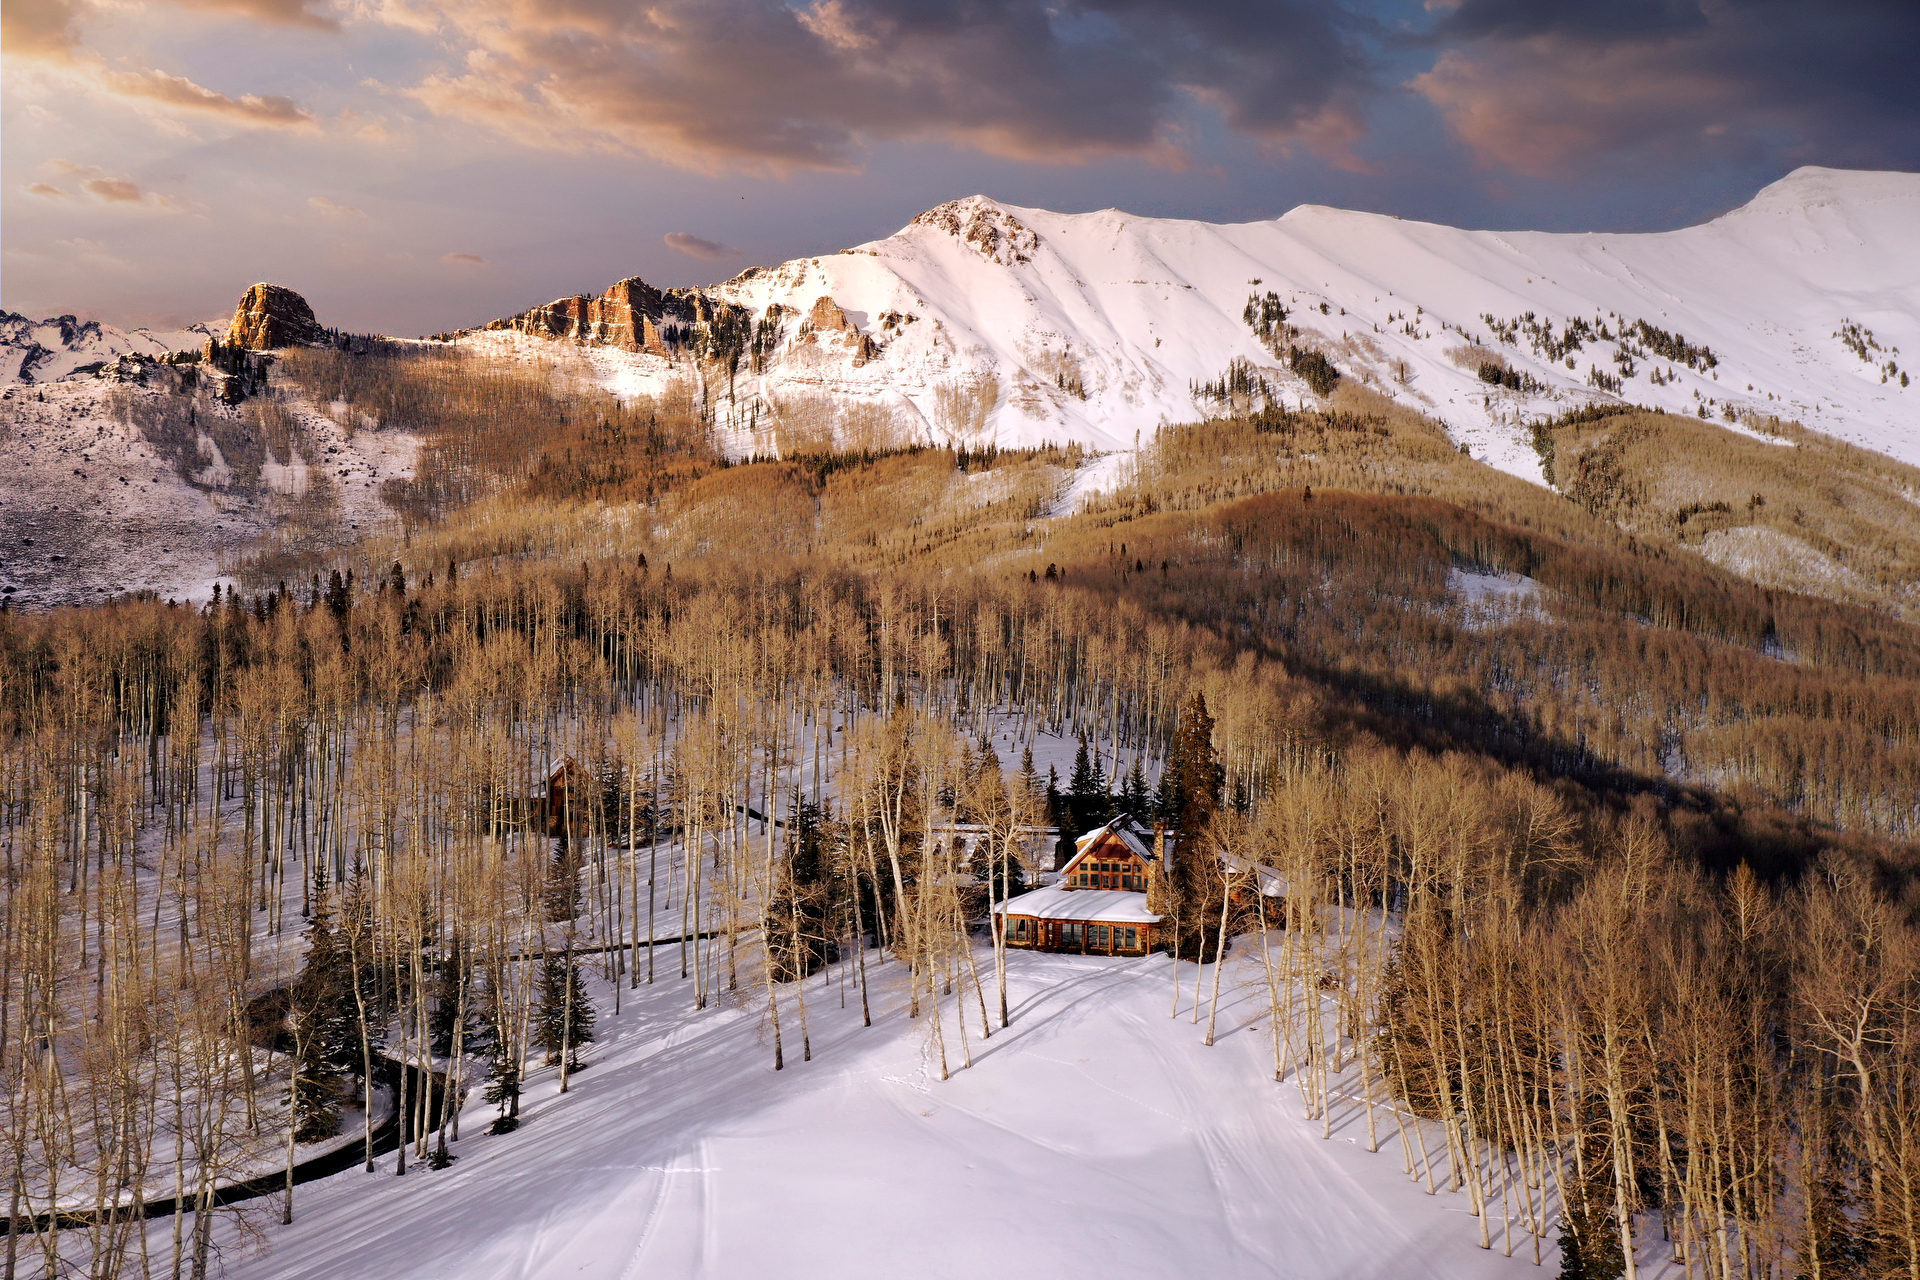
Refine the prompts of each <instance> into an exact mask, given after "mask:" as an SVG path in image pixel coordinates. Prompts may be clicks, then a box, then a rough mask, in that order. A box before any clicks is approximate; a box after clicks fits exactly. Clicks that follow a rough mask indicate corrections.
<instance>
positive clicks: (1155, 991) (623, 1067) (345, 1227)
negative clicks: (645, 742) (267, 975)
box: [227, 939, 1552, 1280]
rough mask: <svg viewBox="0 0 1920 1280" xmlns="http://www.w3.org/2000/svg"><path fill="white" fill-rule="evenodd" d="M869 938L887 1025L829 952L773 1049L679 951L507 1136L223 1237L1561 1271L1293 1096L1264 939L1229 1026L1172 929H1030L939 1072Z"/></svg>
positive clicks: (522, 1248)
mask: <svg viewBox="0 0 1920 1280" xmlns="http://www.w3.org/2000/svg"><path fill="white" fill-rule="evenodd" d="M663 959H664V957H663ZM875 959H876V958H875V957H874V956H872V955H871V954H870V956H869V962H870V966H871V967H870V981H871V983H872V987H873V992H872V994H873V999H874V1025H873V1026H872V1027H871V1028H862V1027H861V1026H860V1011H859V995H858V991H857V990H848V991H846V992H845V996H846V1003H845V1006H844V1007H843V1005H842V1003H841V1001H842V989H841V980H840V976H839V974H838V971H837V969H836V971H835V973H834V975H833V976H832V977H830V978H829V979H828V980H826V981H823V980H822V979H821V978H820V977H818V976H816V977H815V978H813V979H810V980H809V982H808V984H807V987H808V990H807V992H806V1000H807V1006H808V1025H809V1028H810V1031H811V1035H812V1041H813V1051H814V1056H813V1060H812V1061H811V1062H802V1061H801V1059H800V1054H799V1052H798V1049H799V1025H798V1017H797V1012H798V1010H797V1000H796V998H795V996H794V994H793V993H792V992H791V990H789V992H788V993H786V994H785V995H784V996H783V1005H784V1007H783V1016H782V1027H783V1031H784V1034H785V1037H786V1045H787V1063H788V1066H787V1069H786V1070H785V1071H783V1072H780V1073H775V1072H774V1071H773V1070H772V1069H771V1059H772V1053H771V1047H770V1044H769V1032H768V1029H767V1026H766V1025H765V1020H764V1018H763V1016H762V1012H761V1008H760V1006H761V1004H762V1003H763V995H762V993H761V992H760V991H759V990H758V989H757V988H754V989H751V990H743V991H742V992H741V993H739V996H738V999H737V1000H729V1001H728V1002H726V1003H724V1004H722V1005H720V1006H718V1007H714V1008H710V1009H707V1010H705V1011H702V1012H692V1011H690V1009H689V1006H690V1005H691V1003H692V1001H691V995H690V992H689V990H688V989H687V987H685V986H683V985H682V984H681V983H680V982H679V981H678V979H677V975H668V974H665V973H663V974H662V977H661V980H660V981H659V982H657V983H656V984H655V985H654V986H653V987H651V988H647V987H644V986H643V987H642V988H641V989H640V990H639V991H637V992H627V993H625V1001H624V1009H623V1012H622V1013H621V1014H620V1016H619V1017H617V1018H616V1017H613V1016H611V1015H610V1014H609V1013H608V1012H607V1010H610V1008H611V1001H610V999H608V998H607V996H608V993H607V992H606V991H605V990H604V988H603V987H601V986H600V985H599V984H598V983H597V982H596V987H595V992H594V995H595V998H596V1002H597V1003H598V1004H599V1005H600V1007H601V1009H602V1017H601V1021H600V1032H601V1036H602V1039H601V1041H600V1043H598V1044H596V1045H595V1046H593V1048H592V1050H591V1052H590V1053H589V1054H588V1055H587V1061H588V1062H589V1063H590V1066H589V1067H588V1069H586V1070H585V1071H582V1072H580V1073H579V1074H578V1075H576V1076H575V1077H574V1079H573V1082H572V1087H571V1090H570V1091H569V1093H568V1094H566V1095H565V1096H561V1095H560V1094H558V1092H557V1080H556V1079H555V1078H554V1076H553V1073H552V1072H551V1071H550V1070H548V1071H543V1072H540V1073H537V1074H536V1075H535V1076H534V1078H533V1079H532V1080H530V1081H529V1088H528V1091H527V1094H526V1096H525V1099H524V1101H523V1107H522V1116H523V1121H522V1126H521V1128H520V1130H519V1131H518V1132H517V1133H515V1134H513V1135H510V1136H507V1137H491V1136H486V1135H485V1133H484V1130H485V1125H486V1123H487V1121H488V1120H489V1119H490V1117H491V1114H492V1108H491V1107H489V1106H487V1105H486V1104H485V1103H484V1102H480V1101H477V1100H470V1101H469V1103H468V1105H467V1109H466V1111H465V1113H464V1114H463V1116H462V1120H461V1127H462V1133H463V1137H462V1139H461V1141H460V1142H459V1143H458V1144H456V1151H457V1152H458V1154H459V1156H460V1159H459V1161H458V1162H457V1163H455V1164H454V1165H453V1166H452V1167H451V1168H450V1169H447V1170H444V1171H440V1172H433V1171H429V1170H426V1169H424V1168H420V1167H417V1166H416V1167H415V1168H413V1169H411V1170H410V1171H409V1173H408V1175H407V1177H406V1179H405V1180H404V1181H402V1180H397V1179H394V1178H393V1177H392V1174H391V1169H390V1166H391V1160H390V1159H389V1160H386V1161H383V1165H382V1171H381V1172H380V1173H379V1174H376V1175H372V1176H369V1175H366V1174H364V1173H362V1172H359V1171H354V1172H349V1173H346V1174H342V1175H340V1176H338V1177H335V1178H331V1179H327V1180H325V1181H323V1182H320V1183H315V1184H312V1185H310V1186H308V1187H304V1188H302V1189H301V1195H300V1197H299V1198H298V1199H297V1200H296V1213H297V1218H296V1221H295V1223H294V1225H293V1226H291V1227H286V1228H279V1227H275V1228H273V1229H271V1230H270V1231H269V1233H268V1235H267V1237H266V1240H265V1244H266V1245H267V1247H268V1252H267V1253H265V1254H264V1255H260V1256H251V1257H241V1256H238V1255H237V1254H229V1255H228V1258H227V1265H228V1275H229V1276H230V1277H233V1280H253V1278H255V1277H258V1278H260V1280H266V1278H268V1277H272V1278H274V1280H279V1278H281V1277H290V1276H306V1275H315V1276H317V1275H323V1274H325V1275H353V1276H356V1277H362V1278H363V1280H380V1278H381V1277H403V1276H404V1277H417V1278H419V1280H428V1278H432V1277H447V1278H449V1280H451V1278H453V1277H460V1278H462V1280H495V1278H497V1280H509V1278H514V1280H520V1278H524V1277H536V1276H538V1277H546V1276H581V1277H607V1278H608V1280H628V1278H630V1277H638V1276H675V1277H762V1276H769V1275H783V1276H824V1275H836V1276H847V1277H868V1276H871V1277H883V1276H885V1277H895V1276H901V1275H912V1276H926V1277H955V1278H959V1277H969V1278H971V1277H977V1276H979V1275H982V1274H996V1273H1002V1272H1006V1271H1010V1270H1015V1269H1017V1270H1020V1271H1023V1272H1024V1271H1029V1270H1032V1271H1034V1272H1035V1273H1037V1274H1058V1275H1075V1276H1093V1275H1104V1274H1126V1275H1143V1276H1162V1275H1176V1274H1207V1275H1217V1276H1222V1277H1238V1276H1246V1277H1255V1276H1260V1277H1266V1276H1288V1277H1298V1278H1300V1280H1317V1278H1319V1277H1327V1278H1328V1280H1332V1278H1333V1277H1343V1278H1348V1280H1352V1278H1355V1277H1376V1276H1377V1277H1382V1278H1383V1280H1385V1278H1386V1277H1395V1278H1398V1280H1419V1278H1422V1277H1435V1278H1438V1277H1470V1276H1489V1277H1491V1276H1500V1275H1513V1276H1519V1275H1525V1274H1532V1275H1540V1274H1543V1273H1544V1272H1543V1271H1540V1270H1536V1269H1534V1268H1533V1266H1532V1253H1531V1248H1530V1245H1528V1243H1527V1241H1526V1239H1525V1237H1524V1233H1523V1232H1522V1231H1520V1230H1519V1229H1518V1227H1517V1224H1516V1232H1515V1240H1514V1242H1513V1243H1514V1256H1513V1257H1512V1258H1508V1257H1506V1256H1505V1255H1504V1252H1503V1247H1504V1243H1505V1242H1504V1241H1503V1240H1502V1238H1501V1228H1500V1224H1499V1222H1498V1221H1497V1220H1496V1221H1495V1223H1494V1228H1493V1229H1494V1234H1495V1241H1494V1248H1493V1249H1492V1250H1484V1251H1483V1250H1481V1249H1480V1248H1478V1247H1477V1244H1476V1239H1477V1236H1476V1232H1475V1229H1474V1224H1473V1221H1472V1219H1471V1218H1470V1217H1469V1216H1468V1204H1467V1199H1466V1196H1465V1193H1464V1192H1462V1193H1455V1192H1450V1191H1446V1190H1444V1186H1445V1184H1444V1181H1443V1182H1442V1184H1441V1185H1442V1188H1443V1189H1442V1190H1441V1191H1440V1192H1439V1193H1438V1194H1436V1195H1431V1196H1429V1195H1427V1194H1424V1192H1423V1189H1422V1187H1421V1186H1419V1185H1418V1184H1416V1183H1414V1182H1411V1181H1409V1180H1407V1179H1406V1178H1405V1176H1404V1175H1403V1173H1402V1161H1401V1157H1400V1154H1399V1153H1398V1151H1397V1150H1396V1149H1395V1147H1394V1145H1392V1144H1393V1142H1394V1140H1393V1138H1392V1134H1393V1127H1392V1124H1391V1122H1390V1120H1388V1119H1387V1118H1386V1117H1385V1116H1382V1117H1381V1118H1380V1123H1381V1126H1382V1131H1383V1145H1382V1148H1381V1150H1380V1151H1379V1152H1377V1153H1368V1152H1367V1151H1365V1149H1364V1144H1365V1128H1364V1122H1363V1120H1362V1119H1361V1117H1360V1115H1359V1112H1358V1110H1357V1108H1354V1107H1352V1106H1351V1105H1350V1106H1349V1109H1348V1110H1346V1111H1343V1112H1342V1113H1341V1114H1340V1115H1339V1116H1338V1117H1337V1119H1336V1120H1335V1123H1334V1137H1333V1140H1332V1141H1326V1140H1323V1139H1322V1138H1321V1136H1320V1132H1321V1123H1320V1121H1318V1120H1313V1121H1308V1120H1305V1119H1303V1118H1302V1117H1301V1115H1300V1111H1299V1108H1298V1106H1297V1096H1296V1093H1295V1089H1294V1086H1293V1085H1292V1084H1290V1083H1289V1084H1284V1085H1282V1084H1275V1083H1273V1082H1272V1081H1271V1078H1270V1077H1271V1069H1272V1063H1271V1057H1270V1048H1269V1043H1270V1041H1269V1035H1270V1030H1269V1028H1268V1024H1267V1022H1266V1013H1267V1008H1266V1004H1267V1001H1266V992H1265V989H1264V978H1263V977H1262V976H1261V971H1260V967H1259V957H1258V948H1257V946H1256V945H1254V944H1253V941H1252V940H1251V939H1244V940H1242V943H1241V945H1240V946H1239V947H1238V948H1236V949H1235V950H1234V951H1233V952H1231V953H1230V954H1229V958H1228V973H1227V977H1226V982H1227V984H1228V987H1229V990H1228V991H1227V992H1225V993H1223V997H1222V1004H1223V1009H1222V1017H1221V1031H1220V1033H1219V1035H1218V1038H1217V1043H1216V1044H1215V1045H1214V1046H1213V1047H1212V1048H1208V1047H1206V1046H1205V1045H1204V1044H1203V1043H1202V1042H1201V1028H1199V1027H1196V1026H1194V1025H1193V1024H1192V1022H1191V1020H1190V1015H1191V1004H1190V1001H1187V1002H1186V1003H1183V1005H1182V1007H1181V1009H1180V1012H1179V1016H1178V1017H1177V1018H1169V1016H1168V1009H1169V1007H1170V991H1171V984H1170V979H1169V971H1170V969H1171V966H1170V964H1169V962H1168V961H1167V960H1166V958H1165V957H1164V956H1153V957H1147V958H1144V959H1140V960H1110V959H1104V958H1095V957H1074V956H1052V955H1037V954H1025V953H1017V952H1016V953H1014V954H1013V956H1012V957H1011V963H1010V992H1011V1005H1012V1009H1013V1025H1012V1026H1011V1027H1009V1028H1008V1029H1007V1030H1005V1031H1000V1032H996V1033H995V1034H994V1035H993V1037H992V1038H991V1039H987V1040H982V1039H981V1038H980V1035H979V1032H980V1024H979V1013H978V1009H977V1007H976V1006H973V1005H972V1004H971V1000H972V997H971V996H970V995H969V996H968V1007H967V1009H966V1010H965V1013H966V1016H967V1018H968V1020H969V1024H970V1025H969V1036H970V1038H971V1046H972V1050H973V1057H974V1066H973V1067H972V1068H971V1069H963V1068H962V1067H961V1058H960V1041H959V1034H958V1029H957V1027H956V1023H955V1009H954V1002H953V1000H952V998H951V997H948V998H945V999H943V1001H942V1009H943V1014H944V1017H945V1019H946V1022H945V1031H946V1039H947V1048H948V1053H949V1056H950V1061H951V1065H952V1066H953V1067H954V1074H953V1076H952V1078H951V1079H950V1080H948V1081H945V1082H941V1081H940V1080H939V1079H938V1069H937V1064H936V1063H935V1061H934V1060H933V1059H932V1057H931V1051H930V1047H929V1043H930V1042H929V1028H928V1025H927V1019H926V1018H924V1017H923V1018H922V1019H920V1020H918V1021H914V1020H910V1019H908V1017H907V1016H906V1011H905V992H904V990H903V983H904V972H903V970H901V969H900V968H899V967H898V966H895V965H893V964H891V963H889V964H884V965H882V964H878V963H875V962H874V961H875ZM978 960H979V962H980V964H981V966H982V968H983V971H990V968H991V956H990V954H989V953H988V952H986V951H985V950H984V948H983V949H982V951H981V953H980V955H979V956H978ZM1180 967H1181V969H1182V971H1183V974H1182V976H1183V979H1184V980H1185V984H1186V986H1187V988H1188V990H1189V992H1190V991H1191V986H1192V969H1193V967H1192V966H1191V965H1182V966H1180ZM986 977H987V975H986V973H985V972H983V980H985V979H986ZM1203 990H1204V981H1203ZM1184 999H1185V998H1184V997H1183V1000H1184ZM1202 1016H1204V1013H1203V1015H1202ZM376 1179H378V1181H376ZM1547 1257H1548V1260H1549V1262H1551V1259H1552V1251H1551V1249H1548V1250H1547Z"/></svg>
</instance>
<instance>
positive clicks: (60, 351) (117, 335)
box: [0, 311, 224, 383]
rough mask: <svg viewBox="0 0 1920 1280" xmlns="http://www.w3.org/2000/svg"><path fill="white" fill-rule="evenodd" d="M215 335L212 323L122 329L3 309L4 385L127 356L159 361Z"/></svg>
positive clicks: (86, 369)
mask: <svg viewBox="0 0 1920 1280" xmlns="http://www.w3.org/2000/svg"><path fill="white" fill-rule="evenodd" d="M219 327H220V328H224V326H219ZM215 331H216V326H215V325H212V324H191V325H188V326H186V327H185V328H182V329H164V330H156V329H145V328H137V329H119V328H116V327H114V326H113V325H110V324H102V323H100V322H99V321H98V320H81V319H77V318H76V317H74V316H52V317H50V318H48V319H45V320H33V319H30V318H28V317H26V316H23V315H18V314H16V313H15V312H12V311H0V383H19V382H57V381H59V380H61V379H63V378H71V377H74V376H76V375H82V376H84V375H86V374H90V373H92V372H94V371H95V370H97V369H99V368H100V367H101V366H103V365H106V364H110V363H111V362H112V361H114V360H115V359H117V358H118V357H120V356H123V355H128V354H133V355H142V356H151V357H154V358H156V359H157V358H159V357H161V356H164V355H167V354H169V353H170V352H174V351H191V350H195V349H197V348H198V347H199V346H200V345H201V344H202V343H204V342H205V341H206V340H207V339H208V338H209V337H211V336H213V334H214V332H215Z"/></svg>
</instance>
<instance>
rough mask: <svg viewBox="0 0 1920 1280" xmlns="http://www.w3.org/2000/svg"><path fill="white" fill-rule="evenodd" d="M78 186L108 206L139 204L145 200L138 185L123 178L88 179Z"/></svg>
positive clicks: (145, 194) (144, 193) (144, 194)
mask: <svg viewBox="0 0 1920 1280" xmlns="http://www.w3.org/2000/svg"><path fill="white" fill-rule="evenodd" d="M80 186H81V189H82V190H84V191H85V192H86V193H87V194H88V195H90V196H93V197H94V198H96V199H99V200H105V201H106V202H107V203H108V204H139V203H140V202H141V201H142V200H144V199H146V198H147V193H146V192H144V191H142V190H141V189H140V187H139V184H138V183H133V182H128V181H127V180H126V179H125V178H89V179H88V180H87V181H85V182H83V183H81V184H80Z"/></svg>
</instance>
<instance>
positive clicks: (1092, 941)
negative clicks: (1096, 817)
mask: <svg viewBox="0 0 1920 1280" xmlns="http://www.w3.org/2000/svg"><path fill="white" fill-rule="evenodd" d="M1171 847H1172V843H1171V841H1169V840H1167V838H1166V836H1165V834H1164V833H1163V832H1156V831H1150V830H1148V829H1147V828H1146V827H1145V826H1144V825H1143V824H1142V823H1140V822H1139V821H1138V820H1137V819H1135V818H1134V817H1132V816H1131V815H1130V814H1124V813H1123V814H1121V815H1120V816H1119V817H1117V818H1115V819H1113V820H1112V821H1111V822H1108V823H1106V824H1105V825H1103V826H1099V827H1095V828H1094V829H1093V830H1092V831H1089V832H1087V834H1085V835H1083V836H1081V837H1080V838H1079V839H1078V840H1076V841H1074V851H1073V856H1072V857H1070V858H1069V859H1068V860H1067V862H1066V864H1065V865H1064V866H1062V867H1061V868H1060V874H1059V878H1058V880H1057V881H1056V882H1055V883H1053V884H1050V885H1048V886H1046V887H1045V888H1042V889H1035V890H1034V891H1033V892H1031V893H1023V894H1020V895H1019V896H1018V897H1014V898H1010V899H1008V900H1007V901H1005V902H1002V903H997V904H995V906H994V908H993V910H994V913H995V914H996V915H1002V916H1004V917H1005V928H1006V937H1007V945H1008V946H1013V947H1026V948H1029V949H1032V950H1035V951H1070V952H1075V953H1081V954H1090V955H1128V956H1137V955H1144V954H1146V953H1147V952H1148V951H1150V950H1152V949H1153V946H1154V944H1155V943H1156V942H1157V941H1158V940H1159V939H1158V937H1157V931H1158V929H1159V925H1160V916H1159V914H1158V913H1157V912H1154V911H1151V910H1149V909H1148V907H1147V891H1148V889H1149V887H1150V886H1151V885H1152V884H1153V882H1154V879H1155V878H1156V877H1157V876H1159V875H1160V874H1161V873H1162V871H1163V870H1164V869H1165V868H1166V866H1167V857H1168V852H1169V850H1170V849H1171Z"/></svg>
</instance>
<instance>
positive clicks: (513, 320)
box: [487, 276, 707, 356]
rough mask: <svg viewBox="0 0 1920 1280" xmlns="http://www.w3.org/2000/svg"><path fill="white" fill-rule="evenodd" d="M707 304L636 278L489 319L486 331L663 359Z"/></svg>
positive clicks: (697, 296) (687, 292)
mask: <svg viewBox="0 0 1920 1280" xmlns="http://www.w3.org/2000/svg"><path fill="white" fill-rule="evenodd" d="M705 301H706V300H705V299H704V298H703V297H701V296H700V294H699V293H698V291H697V290H692V289H668V290H665V291H662V290H659V289H656V288H654V287H653V286H652V285H650V284H648V283H647V282H646V281H645V280H642V279H640V278H639V277H638V276H634V277H631V278H629V279H626V280H622V281H620V282H619V283H618V284H615V285H613V286H612V287H611V288H609V289H608V290H607V291H606V292H605V293H602V294H600V295H598V296H594V295H591V294H585V293H582V294H576V295H574V296H573V297H571V298H559V299H557V300H555V301H553V302H549V303H546V304H545V305H543V306H538V307H533V308H530V309H529V310H526V311H522V312H521V313H520V314H519V315H517V316H509V317H508V318H506V319H504V320H495V321H492V322H491V323H489V324H488V325H487V328H489V329H510V330H513V331H514V332H517V333H528V334H532V335H534V336H535V337H540V338H567V339H570V340H572V341H574V342H587V343H592V344H593V345H595V346H604V347H619V348H620V349H621V350H623V351H646V352H651V353H652V354H654V355H658V356H664V355H667V354H668V353H669V350H670V348H671V347H672V346H673V345H674V344H675V343H676V342H677V341H679V339H680V336H681V331H682V330H684V329H685V328H687V327H688V326H691V325H694V324H697V323H699V321H700V319H701V317H702V316H703V315H704V313H705V312H706V310H707V308H706V306H705V305H704V304H705Z"/></svg>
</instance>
